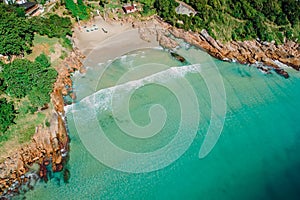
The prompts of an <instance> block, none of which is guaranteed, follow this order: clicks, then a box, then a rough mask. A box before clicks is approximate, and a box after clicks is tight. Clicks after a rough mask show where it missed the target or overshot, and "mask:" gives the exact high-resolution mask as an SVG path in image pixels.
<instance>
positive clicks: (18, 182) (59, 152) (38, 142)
mask: <svg viewBox="0 0 300 200" xmlns="http://www.w3.org/2000/svg"><path fill="white" fill-rule="evenodd" d="M80 58H83V56H82V55H81V54H80V52H79V51H78V50H77V49H76V48H75V49H74V50H73V51H72V52H71V53H70V55H69V56H68V57H67V58H65V59H64V61H63V62H62V63H61V64H60V65H58V66H57V67H55V68H56V70H57V72H58V77H57V80H56V82H55V83H54V88H53V92H52V93H51V103H52V105H53V106H50V107H53V108H48V109H52V111H51V113H52V115H51V119H50V126H49V127H46V126H42V125H40V126H38V127H36V130H35V134H34V136H33V138H32V140H31V142H30V143H28V144H26V145H24V146H22V147H21V148H20V149H18V150H16V151H15V153H14V154H12V155H10V156H8V157H6V158H5V160H4V161H3V162H1V164H0V197H1V199H9V198H10V197H11V196H13V195H16V194H19V193H20V192H25V191H26V190H28V189H31V188H32V187H33V186H34V184H35V182H36V181H37V180H38V179H40V178H41V179H43V180H44V181H47V180H48V174H49V173H48V172H49V171H52V172H58V171H62V170H64V163H65V162H66V161H67V158H68V151H69V137H68V133H67V130H66V125H65V120H64V104H65V103H64V99H63V96H64V95H70V96H73V97H75V95H74V94H73V93H72V80H71V73H72V72H74V71H75V70H80V71H82V68H81V67H82V63H81V61H80ZM65 173H68V172H65ZM66 177H68V175H67V176H66Z"/></svg>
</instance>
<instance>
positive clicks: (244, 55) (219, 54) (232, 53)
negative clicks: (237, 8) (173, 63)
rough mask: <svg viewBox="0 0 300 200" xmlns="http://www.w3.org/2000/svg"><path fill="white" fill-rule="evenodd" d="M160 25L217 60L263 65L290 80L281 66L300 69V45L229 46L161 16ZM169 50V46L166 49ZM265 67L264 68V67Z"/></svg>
mask: <svg viewBox="0 0 300 200" xmlns="http://www.w3.org/2000/svg"><path fill="white" fill-rule="evenodd" d="M156 20H157V21H158V23H160V24H161V26H162V27H164V28H165V29H166V30H168V31H169V32H170V33H171V34H172V35H174V36H175V37H177V38H182V39H183V40H185V41H186V42H187V43H190V44H192V45H194V46H196V47H199V48H201V49H203V50H205V51H207V52H208V53H209V54H210V55H212V56H213V57H215V58H218V59H220V60H224V61H237V62H239V63H241V64H254V66H257V67H258V66H261V64H263V65H264V66H267V67H264V70H265V71H267V72H268V73H270V71H271V70H273V71H275V72H276V73H278V74H280V75H281V76H283V77H285V78H288V77H289V74H288V73H287V72H286V71H285V70H284V69H283V68H282V67H281V66H282V64H285V65H288V66H290V67H292V68H294V69H296V70H298V71H299V70H300V45H299V43H296V42H292V41H288V42H285V43H284V44H282V45H275V44H274V43H269V42H261V41H258V40H251V41H244V42H236V41H231V42H228V43H226V44H223V43H221V42H220V41H218V40H215V39H213V38H212V37H211V36H210V35H209V34H208V33H207V31H206V30H202V31H201V32H200V33H195V32H191V31H184V30H182V29H178V28H175V27H172V26H170V25H169V24H167V23H165V22H163V21H162V20H160V19H159V18H158V17H157V18H156ZM165 47H166V48H169V47H168V46H165ZM260 68H261V67H260Z"/></svg>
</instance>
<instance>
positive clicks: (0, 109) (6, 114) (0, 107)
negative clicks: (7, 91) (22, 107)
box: [0, 98, 16, 135]
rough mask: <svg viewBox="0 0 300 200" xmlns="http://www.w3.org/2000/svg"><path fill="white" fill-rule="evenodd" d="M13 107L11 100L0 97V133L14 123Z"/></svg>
mask: <svg viewBox="0 0 300 200" xmlns="http://www.w3.org/2000/svg"><path fill="white" fill-rule="evenodd" d="M15 113H16V112H15V109H14V105H13V103H12V102H7V101H6V99H5V98H1V99H0V135H2V134H3V133H4V132H5V131H6V130H7V129H8V127H9V126H10V125H11V124H13V123H14V119H15Z"/></svg>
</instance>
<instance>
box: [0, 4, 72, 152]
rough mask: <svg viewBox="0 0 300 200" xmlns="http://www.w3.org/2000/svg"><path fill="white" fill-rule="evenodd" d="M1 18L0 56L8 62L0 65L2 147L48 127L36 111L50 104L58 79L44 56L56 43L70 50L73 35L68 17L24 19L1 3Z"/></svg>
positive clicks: (47, 15)
mask: <svg viewBox="0 0 300 200" xmlns="http://www.w3.org/2000/svg"><path fill="white" fill-rule="evenodd" d="M0 18H1V20H0V54H2V55H5V56H8V58H9V60H8V61H9V62H8V63H7V64H4V63H2V62H0V146H2V145H3V144H4V143H3V142H5V141H7V140H10V139H11V138H14V139H16V141H18V142H20V143H22V142H26V141H28V140H30V139H31V137H32V135H33V134H34V133H35V127H36V126H37V125H42V126H45V125H49V122H48V123H45V121H46V114H47V111H42V112H41V111H38V110H39V108H41V107H42V106H44V105H45V104H47V103H49V101H50V93H51V91H52V89H53V83H54V82H55V80H56V77H57V72H56V70H55V69H54V68H53V67H52V63H51V62H50V59H49V57H48V56H47V54H49V53H50V50H51V49H50V48H52V49H53V50H54V48H55V46H56V45H57V43H58V42H60V43H61V44H62V46H64V47H67V48H70V46H71V43H70V40H69V39H68V36H69V35H71V34H72V32H71V26H72V23H71V20H70V18H69V17H60V16H58V15H56V14H46V15H45V16H43V17H32V18H26V17H25V13H24V9H20V8H17V7H15V6H13V5H5V4H3V3H0ZM33 45H36V46H33ZM37 48H39V49H38V50H37ZM33 51H34V55H33V54H31V52H33ZM41 52H46V53H47V52H48V53H47V54H45V53H41ZM63 52H64V51H63ZM15 56H17V58H16V57H15ZM12 58H14V59H12ZM56 60H57V59H56ZM56 60H55V61H56ZM37 111H38V112H37ZM14 139H13V140H14Z"/></svg>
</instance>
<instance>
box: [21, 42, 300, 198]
mask: <svg viewBox="0 0 300 200" xmlns="http://www.w3.org/2000/svg"><path fill="white" fill-rule="evenodd" d="M178 53H179V54H180V55H182V56H184V57H185V58H187V62H186V63H183V64H182V63H180V62H178V61H176V60H175V59H173V58H172V57H171V56H170V55H169V53H168V52H166V51H164V50H161V49H141V50H137V51H134V52H130V53H129V54H128V55H125V56H122V57H120V58H117V59H116V60H114V61H111V62H109V63H97V61H95V60H93V62H90V63H94V64H86V65H87V67H88V70H87V73H86V74H85V75H80V74H76V75H75V76H74V87H75V90H76V93H77V97H78V99H77V102H76V103H75V104H74V105H72V106H68V107H67V108H66V109H67V119H68V128H69V132H70V138H71V151H70V160H69V163H68V165H67V166H66V167H67V169H68V170H69V171H70V179H69V181H68V183H65V182H64V181H63V178H62V176H63V175H62V174H60V173H57V174H54V175H52V176H53V178H52V179H51V180H50V181H49V182H48V183H47V184H45V183H39V184H37V185H36V186H35V189H34V190H33V191H30V192H28V193H26V195H25V197H26V199H216V200H219V199H226V200H227V199H228V200H229V199H230V200H232V199H299V195H300V156H299V153H300V126H299V124H300V114H299V111H300V89H299V88H300V74H299V73H297V72H295V71H293V70H292V69H287V70H288V72H289V73H290V75H291V78H289V79H284V78H282V77H280V76H278V75H276V74H275V73H273V74H269V75H265V74H262V73H261V72H260V71H258V70H257V69H255V68H254V67H249V66H243V65H240V64H237V63H226V62H222V61H218V60H215V59H213V58H211V57H210V56H209V55H208V54H206V53H204V52H202V51H200V50H196V49H194V48H193V47H190V48H185V47H182V48H181V49H179V50H178ZM99 56H100V55H99ZM87 63H89V62H87ZM95 63H97V64H95ZM192 64H200V65H192ZM105 66H107V69H106V70H105V72H104V73H103V74H102V75H101V69H103V68H104V67H105ZM212 66H216V67H217V69H218V71H211V70H212ZM199 71H201V73H199ZM216 72H217V73H216ZM124 74H125V75H126V76H124ZM201 74H206V75H207V76H206V77H202V76H201ZM218 75H221V77H222V81H223V83H224V88H225V92H226V96H222V95H221V96H220V95H216V96H217V97H218V98H220V99H218V100H217V101H216V102H217V103H219V102H222V101H226V111H227V112H226V116H224V117H225V118H224V119H225V123H224V127H223V130H222V133H221V135H220V138H219V140H218V141H217V143H216V145H215V146H214V148H213V149H212V151H211V152H210V153H209V154H208V155H207V156H206V157H204V158H201V159H199V156H198V154H199V149H200V147H201V145H202V143H203V141H204V139H205V137H206V136H207V135H206V134H207V132H208V129H209V126H210V125H211V126H214V124H211V113H212V108H213V106H212V101H211V99H210V97H211V95H213V96H214V94H212V93H211V92H210V90H209V88H210V87H211V85H208V84H207V83H212V82H214V80H216V81H215V82H217V79H218V77H219V76H218ZM208 80H209V81H208ZM162 84H166V85H168V86H169V88H168V87H166V86H162ZM116 85H117V86H116ZM170 88H171V89H170ZM220 89H222V87H220ZM179 90H180V91H179ZM189 91H192V92H193V93H189ZM129 92H132V93H130V98H129V101H128V105H126V102H127V101H123V100H124V98H125V97H127V94H128V93H129ZM185 92H186V93H185ZM182 96H184V98H182ZM112 99H113V100H112ZM156 104H159V105H160V106H161V107H163V108H164V111H162V110H161V107H156V108H158V109H157V110H155V109H152V111H153V113H151V111H150V112H149V110H151V107H152V106H153V105H156ZM184 104H189V105H188V106H191V108H194V106H196V108H197V110H196V109H191V110H189V113H188V114H186V113H185V114H184V112H185V110H183V109H182V108H185V107H183V105H184ZM191 104H193V105H191ZM126 106H127V107H128V108H129V112H130V117H131V118H132V120H133V121H134V122H135V123H136V125H137V126H139V127H143V126H147V125H148V124H151V123H153V124H154V125H153V126H149V127H148V128H147V130H146V129H141V130H143V131H141V133H140V134H141V135H138V136H140V137H142V136H143V134H146V133H148V132H147V131H149V133H151V132H153V133H154V132H155V133H157V134H154V135H151V137H149V138H137V137H133V136H132V135H130V134H129V132H130V128H132V127H129V130H127V131H126V130H125V131H124V129H122V128H120V126H124V127H125V128H126V125H127V124H129V123H131V121H130V120H128V118H126V109H125V110H123V107H126ZM187 108H190V107H187ZM115 110H117V111H118V112H117V114H118V116H116V115H114V114H116V113H114V112H115ZM213 112H214V111H213ZM151 114H152V118H151ZM198 114H199V119H198V118H197V116H198ZM183 115H185V116H184V117H183ZM219 117H222V116H219ZM183 119H184V120H186V121H187V122H186V123H185V122H184V123H185V124H186V126H187V127H188V128H190V129H194V126H195V120H197V121H196V122H197V123H196V125H197V127H196V130H195V131H196V132H195V135H193V131H189V129H184V130H185V131H186V133H183V136H182V137H180V143H178V144H176V145H177V146H176V148H171V147H170V148H171V149H172V151H169V150H168V148H166V149H165V150H164V151H163V152H162V153H161V154H160V155H155V156H157V157H151V155H152V154H151V152H154V151H156V150H159V149H162V148H164V147H166V146H168V144H169V143H170V141H172V140H173V139H175V138H176V134H177V131H178V129H179V127H180V124H181V123H183V122H182V120H183ZM92 121H93V122H92ZM95 121H96V122H97V123H95ZM162 122H164V123H162ZM155 124H157V126H155ZM99 126H100V127H101V128H102V130H103V132H104V133H105V136H106V137H107V138H108V139H109V140H110V141H111V143H113V144H116V146H118V147H120V148H121V149H123V150H125V151H127V152H135V153H145V152H150V157H149V159H148V157H147V160H144V161H143V162H138V161H136V162H134V160H130V159H129V158H127V157H122V156H121V157H120V158H119V157H118V155H115V154H114V153H115V152H114V151H113V150H112V151H110V149H109V148H106V147H105V145H103V146H101V145H95V146H94V147H89V148H88V150H92V151H94V150H95V149H96V150H95V151H94V152H96V153H95V154H101V155H102V154H103V156H104V157H105V158H107V159H108V160H114V159H115V158H118V159H117V161H115V162H114V166H117V167H119V168H120V169H127V168H126V167H127V166H131V168H130V170H133V171H134V170H136V171H135V172H138V171H139V170H143V169H145V170H146V169H149V171H150V172H141V173H132V172H128V171H127V172H126V170H120V169H119V170H116V169H113V167H110V166H107V164H103V163H102V162H100V161H99V160H98V159H97V158H99V157H97V156H96V157H97V158H95V156H93V155H92V154H90V153H89V151H88V150H87V148H86V147H85V146H84V145H85V144H89V143H90V144H92V143H93V140H96V139H98V138H97V136H96V135H97V134H98V133H99ZM133 132H134V130H133ZM93 134H94V136H95V137H93ZM136 134H139V132H138V133H136ZM87 136H88V137H87ZM194 136H195V138H193V137H194ZM82 138H85V141H83V140H82ZM191 141H192V142H191ZM99 144H101V143H99ZM185 145H186V146H187V147H188V148H186V149H185V150H186V151H184V152H182V155H181V156H178V159H175V161H174V162H172V161H173V160H172V158H174V156H175V155H177V153H178V152H176V151H177V150H178V151H181V150H182V149H183V146H185ZM181 147H182V148H181ZM145 155H146V154H145ZM153 155H154V154H153ZM161 155H164V156H165V157H160V156H161ZM147 156H149V155H148V154H147ZM175 157H176V156H175ZM149 160H150V161H151V162H150V164H149V163H148V161H149ZM152 166H163V167H162V169H158V170H155V171H151V167H152ZM134 167H136V168H134ZM127 170H128V169H127ZM130 170H129V171H130Z"/></svg>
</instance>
